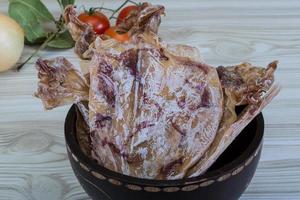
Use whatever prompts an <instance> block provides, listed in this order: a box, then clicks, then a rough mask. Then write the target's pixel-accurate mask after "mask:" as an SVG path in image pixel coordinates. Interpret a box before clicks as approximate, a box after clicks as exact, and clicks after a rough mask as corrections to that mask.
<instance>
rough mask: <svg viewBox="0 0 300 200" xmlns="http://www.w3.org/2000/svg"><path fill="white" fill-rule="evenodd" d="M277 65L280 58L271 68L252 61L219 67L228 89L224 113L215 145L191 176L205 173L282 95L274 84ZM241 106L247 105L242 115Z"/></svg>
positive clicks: (220, 74) (223, 85)
mask: <svg viewBox="0 0 300 200" xmlns="http://www.w3.org/2000/svg"><path fill="white" fill-rule="evenodd" d="M276 67H277V61H274V62H272V63H270V64H269V65H268V66H267V68H259V67H253V66H252V65H251V64H249V63H244V64H241V65H238V66H233V67H219V68H218V74H219V77H220V80H221V84H222V88H223V91H224V101H225V104H224V105H225V107H224V114H223V117H222V120H221V123H220V126H219V131H218V133H217V136H216V138H215V139H214V141H213V143H212V145H211V146H210V148H209V149H208V151H207V152H206V153H205V155H204V156H203V158H202V159H201V160H200V162H199V163H197V164H196V165H195V166H193V167H192V168H191V169H190V171H189V172H188V174H187V176H189V177H194V176H198V175H201V174H203V173H204V172H205V171H206V170H207V169H208V168H209V167H210V166H211V165H212V164H213V163H214V162H215V161H216V160H217V158H218V157H219V156H220V155H221V154H222V153H223V151H225V149H226V148H227V147H228V146H229V145H230V144H231V143H232V141H233V140H234V139H235V138H236V137H237V136H238V135H239V133H240V132H241V131H242V130H243V129H244V128H245V127H246V126H247V125H248V124H249V123H250V122H251V121H252V120H253V119H254V117H255V116H256V115H257V114H259V113H260V111H261V110H262V109H263V108H264V107H265V106H266V105H267V104H268V103H270V102H271V100H272V99H273V98H274V97H275V96H276V95H277V94H278V92H279V90H280V89H279V86H278V85H273V82H274V72H275V69H276ZM238 105H247V107H246V108H245V109H244V111H243V112H242V113H241V114H240V115H239V116H237V114H236V112H235V107H236V106H238Z"/></svg>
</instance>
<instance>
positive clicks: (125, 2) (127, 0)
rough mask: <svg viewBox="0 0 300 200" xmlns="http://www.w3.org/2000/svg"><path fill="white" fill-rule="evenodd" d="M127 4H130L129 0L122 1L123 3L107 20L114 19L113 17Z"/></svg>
mask: <svg viewBox="0 0 300 200" xmlns="http://www.w3.org/2000/svg"><path fill="white" fill-rule="evenodd" d="M128 2H130V0H126V1H124V3H122V5H121V6H120V7H119V8H117V9H116V10H114V11H113V13H112V14H111V16H110V17H109V19H112V18H113V17H114V15H115V14H116V13H117V12H118V11H119V10H121V9H122V8H123V7H124V6H125V5H126V4H127V3H128Z"/></svg>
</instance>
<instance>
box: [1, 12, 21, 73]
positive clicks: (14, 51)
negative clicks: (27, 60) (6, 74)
mask: <svg viewBox="0 0 300 200" xmlns="http://www.w3.org/2000/svg"><path fill="white" fill-rule="evenodd" d="M23 49H24V31H23V29H22V28H21V26H20V25H19V24H18V23H17V22H16V21H14V20H13V19H12V18H10V17H8V16H6V15H3V14H1V13H0V72H3V71H6V70H9V69H11V68H12V67H13V66H14V65H15V64H16V63H17V61H18V60H19V59H20V57H21V54H22V52H23Z"/></svg>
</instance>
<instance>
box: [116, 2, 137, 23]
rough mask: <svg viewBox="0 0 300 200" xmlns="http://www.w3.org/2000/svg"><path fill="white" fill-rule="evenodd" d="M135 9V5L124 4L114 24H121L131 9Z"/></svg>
mask: <svg viewBox="0 0 300 200" xmlns="http://www.w3.org/2000/svg"><path fill="white" fill-rule="evenodd" d="M137 9H138V7H137V6H126V7H125V8H123V9H122V10H121V12H120V13H119V15H118V18H117V22H116V25H119V24H121V23H122V22H123V21H124V20H125V19H126V17H127V16H128V15H129V14H130V13H131V12H132V11H135V10H137Z"/></svg>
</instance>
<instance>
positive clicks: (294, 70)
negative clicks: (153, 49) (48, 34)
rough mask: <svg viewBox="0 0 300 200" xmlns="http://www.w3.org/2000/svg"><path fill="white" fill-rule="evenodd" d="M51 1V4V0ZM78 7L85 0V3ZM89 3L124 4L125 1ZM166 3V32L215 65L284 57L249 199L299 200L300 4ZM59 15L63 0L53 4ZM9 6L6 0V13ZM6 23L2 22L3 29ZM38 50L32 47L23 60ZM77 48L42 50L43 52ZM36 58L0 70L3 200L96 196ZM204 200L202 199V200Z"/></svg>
mask: <svg viewBox="0 0 300 200" xmlns="http://www.w3.org/2000/svg"><path fill="white" fill-rule="evenodd" d="M44 2H46V1H44ZM77 2H78V5H82V4H83V2H84V1H83V0H78V1H77ZM86 2H87V3H85V6H86V7H89V6H90V5H100V2H104V5H105V6H106V7H112V8H113V7H117V5H119V4H120V3H121V1H109V0H106V1H100V0H93V1H91V0H89V1H86ZM151 2H152V3H154V4H158V3H160V4H164V5H165V6H166V8H167V11H166V13H167V15H166V17H164V18H163V22H162V27H161V30H160V34H161V36H162V38H164V39H165V40H166V41H167V42H171V43H183V44H190V45H193V46H197V47H198V48H199V49H200V51H201V56H202V58H203V59H204V60H206V62H208V63H209V64H212V65H215V66H218V65H221V64H222V65H226V64H236V63H240V62H242V61H249V62H252V63H254V64H257V65H266V64H267V63H268V62H270V61H272V60H277V59H278V60H279V61H280V64H279V69H278V73H277V79H278V81H279V82H280V83H281V85H282V87H283V89H282V91H281V93H280V95H279V96H278V97H277V98H276V99H275V100H274V101H273V102H272V104H271V105H269V106H268V107H267V108H266V109H265V110H264V116H265V121H266V136H265V143H264V148H263V154H262V158H261V161H260V164H259V168H258V170H257V172H256V175H255V177H254V179H253V181H252V182H251V184H250V186H249V188H248V189H247V191H246V192H245V194H244V195H243V196H242V198H241V199H242V200H299V199H300V133H299V129H300V114H299V113H300V81H299V80H300V2H299V1H298V0H287V1H282V0H269V1H261V0H252V1H238V0H228V1H222V0H218V1H210V0H203V1H197V0H187V1H181V3H180V4H179V3H175V1H172V0H166V1H158V0H157V1H151ZM46 4H47V5H48V6H49V8H50V10H51V11H54V12H56V13H58V7H57V5H56V1H55V0H52V1H47V2H46ZM7 7H8V3H7V1H6V0H0V11H1V12H4V13H5V12H7ZM0 28H1V27H0ZM30 52H32V48H28V47H27V48H26V50H25V52H24V55H23V57H24V58H25V57H26V55H28V54H29V53H30ZM58 55H63V56H66V57H68V59H70V60H71V61H72V62H73V63H75V64H78V59H77V57H76V55H75V54H74V53H73V51H72V50H67V51H50V50H47V51H43V52H41V53H40V54H39V56H42V57H55V56H58ZM34 60H35V59H32V61H31V62H30V64H28V65H26V66H25V68H24V70H22V71H21V72H20V73H15V72H12V71H9V72H5V73H2V74H0V200H41V199H42V200H61V199H65V200H83V199H89V198H88V197H87V195H86V194H85V193H84V191H83V190H82V188H81V187H80V185H79V183H78V182H77V180H76V179H75V176H74V175H73V172H72V170H71V167H70V165H69V161H68V159H67V156H66V149H65V146H64V138H63V123H64V118H65V116H66V112H67V110H68V107H63V108H59V109H56V110H53V111H50V112H44V111H43V108H42V105H41V103H40V101H39V100H38V99H35V98H33V97H32V94H33V92H34V91H35V89H36V81H37V78H36V71H35V69H34V66H33V64H32V63H33V62H34ZM199 198H200V197H199Z"/></svg>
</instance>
